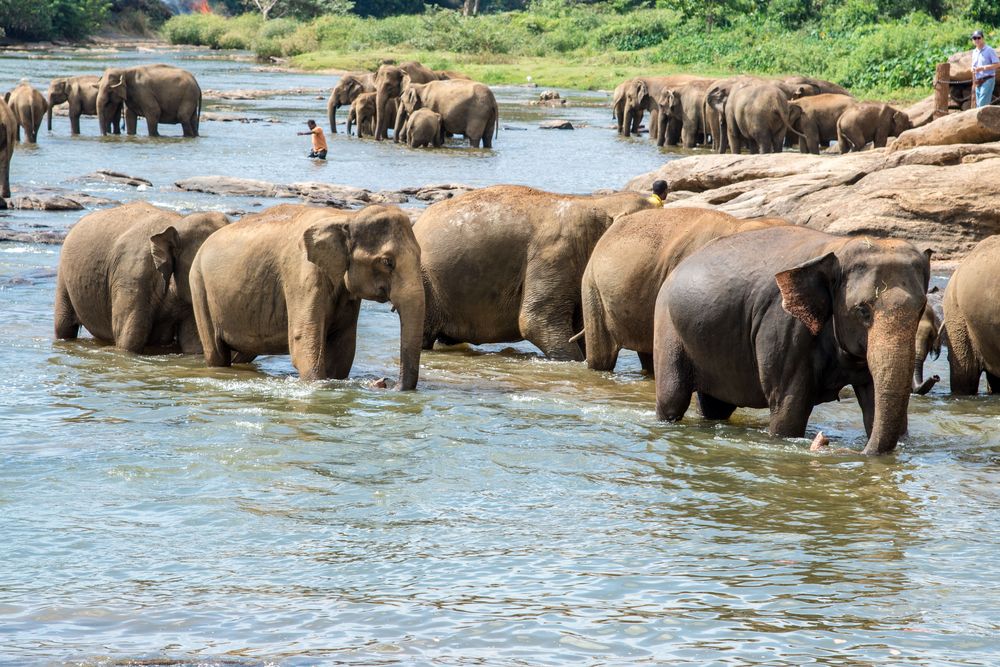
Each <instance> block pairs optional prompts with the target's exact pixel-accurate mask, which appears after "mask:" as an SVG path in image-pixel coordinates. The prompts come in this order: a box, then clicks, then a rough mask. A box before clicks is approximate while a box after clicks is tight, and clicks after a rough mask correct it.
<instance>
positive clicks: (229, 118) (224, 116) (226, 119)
mask: <svg viewBox="0 0 1000 667" xmlns="http://www.w3.org/2000/svg"><path fill="white" fill-rule="evenodd" d="M200 120H202V121H206V122H215V123H280V122H281V121H280V120H279V119H277V118H253V117H251V116H240V115H238V114H232V113H216V112H213V111H205V112H203V113H202V114H201V116H200Z"/></svg>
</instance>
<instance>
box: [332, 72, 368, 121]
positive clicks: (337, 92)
mask: <svg viewBox="0 0 1000 667" xmlns="http://www.w3.org/2000/svg"><path fill="white" fill-rule="evenodd" d="M374 92H375V75H374V74H372V73H371V72H352V73H350V74H345V75H344V76H342V77H340V81H338V82H337V85H336V86H335V87H334V88H333V91H332V92H331V93H330V99H329V100H327V102H326V114H327V117H328V118H329V120H330V133H331V134H336V133H337V109H339V108H340V107H344V106H350V105H351V104H352V103H353V102H354V100H355V99H357V97H358V95H360V94H361V93H374ZM348 134H350V130H348Z"/></svg>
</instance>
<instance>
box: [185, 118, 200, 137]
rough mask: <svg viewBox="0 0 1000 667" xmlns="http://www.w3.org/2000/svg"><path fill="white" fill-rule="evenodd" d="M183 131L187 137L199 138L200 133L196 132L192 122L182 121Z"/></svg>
mask: <svg viewBox="0 0 1000 667" xmlns="http://www.w3.org/2000/svg"><path fill="white" fill-rule="evenodd" d="M181 129H182V130H183V131H184V136H185V137H197V136H198V133H197V132H195V130H194V125H193V124H192V123H191V120H190V119H188V120H186V121H181Z"/></svg>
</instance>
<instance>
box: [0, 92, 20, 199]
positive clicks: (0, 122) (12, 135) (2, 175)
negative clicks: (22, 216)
mask: <svg viewBox="0 0 1000 667" xmlns="http://www.w3.org/2000/svg"><path fill="white" fill-rule="evenodd" d="M15 143H17V119H16V118H14V112H13V111H11V110H10V107H9V106H7V103H6V102H4V101H3V100H0V209H5V208H7V202H6V201H5V200H4V197H10V159H11V157H12V156H13V155H14V144H15Z"/></svg>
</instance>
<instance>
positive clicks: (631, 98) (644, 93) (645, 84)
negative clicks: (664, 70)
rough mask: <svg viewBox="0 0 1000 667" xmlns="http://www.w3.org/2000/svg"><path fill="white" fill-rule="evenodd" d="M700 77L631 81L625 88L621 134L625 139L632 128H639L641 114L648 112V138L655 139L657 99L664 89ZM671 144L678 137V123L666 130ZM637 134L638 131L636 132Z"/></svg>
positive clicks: (641, 78) (637, 79) (654, 78)
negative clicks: (623, 119)
mask: <svg viewBox="0 0 1000 667" xmlns="http://www.w3.org/2000/svg"><path fill="white" fill-rule="evenodd" d="M700 78H701V77H697V76H692V75H690V74H674V75H672V76H640V77H636V78H634V79H632V80H631V81H629V82H628V85H627V86H626V87H625V105H624V106H625V121H624V123H623V125H622V130H623V134H624V135H625V136H626V137H627V136H630V135H631V133H632V128H633V127H635V128H637V127H639V124H640V123H641V122H642V116H643V113H644V112H646V111H648V112H649V136H650V137H652V138H653V139H655V138H656V137H658V136H659V122H660V105H659V103H658V102H657V99H658V98H659V97H660V93H661V91H662V90H663V89H664V88H676V87H678V86H681V85H683V84H685V83H688V82H690V81H695V80H697V79H700ZM667 132H668V135H667V136H668V137H672V139H671V140H670V141H671V142H672V143H671V145H673V144H676V143H677V139H676V137H677V136H679V135H680V121H675V122H674V123H672V124H671V126H670V127H669V128H668V130H667ZM636 134H638V131H636Z"/></svg>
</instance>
